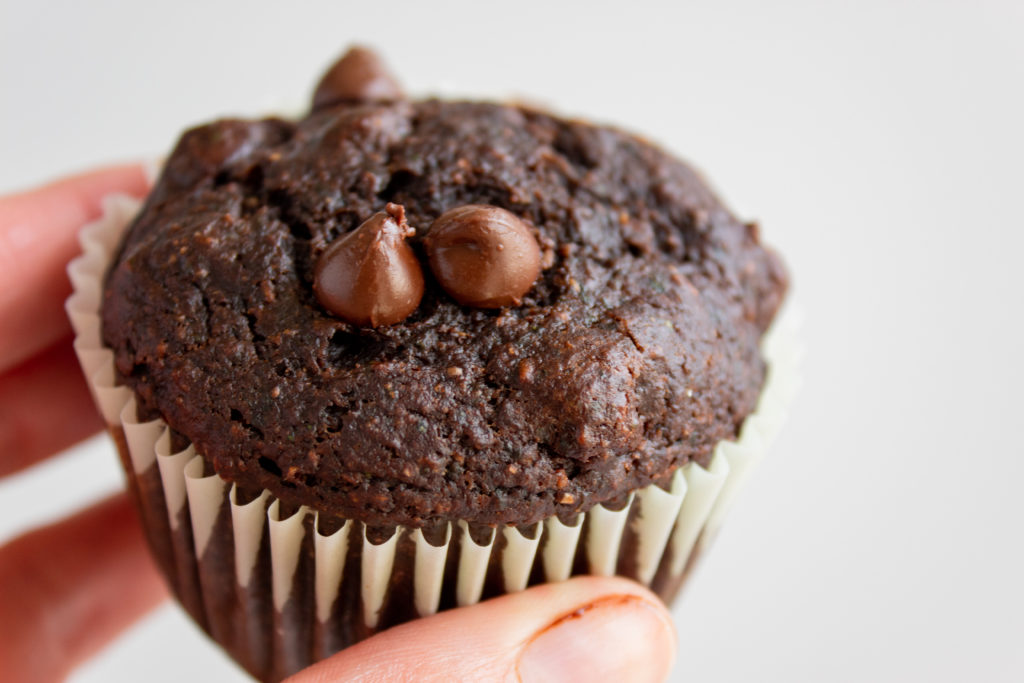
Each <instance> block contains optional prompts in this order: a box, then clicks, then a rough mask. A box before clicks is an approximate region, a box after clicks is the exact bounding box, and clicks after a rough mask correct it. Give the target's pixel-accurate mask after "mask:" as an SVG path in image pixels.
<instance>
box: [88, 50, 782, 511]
mask: <svg viewBox="0 0 1024 683" xmlns="http://www.w3.org/2000/svg"><path fill="white" fill-rule="evenodd" d="M353 54H354V55H356V57H357V58H356V59H353V56H352V55H353ZM346 60H347V62H346ZM353 63H355V65H356V66H357V67H359V68H358V69H356V68H355V67H353ZM346 64H347V65H346ZM461 207H470V208H469V209H461ZM494 207H496V209H495V208H494ZM456 209H460V211H461V212H462V213H461V214H460V212H459V211H455V212H454V213H453V214H451V215H456V216H458V215H464V214H472V216H474V217H478V216H480V215H483V214H480V213H479V212H480V211H485V212H486V211H492V212H494V213H495V215H497V214H498V213H500V215H502V216H507V217H508V219H507V221H506V222H515V223H516V224H517V225H518V226H519V228H517V229H518V230H519V233H517V234H519V235H520V237H517V238H516V239H521V240H524V241H523V245H524V248H525V247H526V246H529V245H535V247H534V246H529V248H530V249H531V250H533V249H535V251H536V254H537V255H538V263H537V266H536V268H535V270H534V271H533V273H534V274H536V277H535V279H534V280H533V281H532V282H530V281H529V277H530V275H529V274H528V275H526V276H524V275H523V274H522V273H521V272H519V271H516V272H515V273H513V275H514V276H515V277H518V278H519V280H518V281H517V282H519V283H520V285H524V286H526V287H528V289H527V291H525V293H522V294H521V295H515V296H506V297H504V298H499V299H494V298H493V297H492V298H490V299H487V301H490V302H491V304H492V305H487V304H486V302H484V303H480V302H481V301H483V300H484V298H485V297H484V296H483V295H481V296H478V297H476V298H474V292H477V291H479V288H480V287H483V285H480V284H478V283H479V282H480V281H482V279H486V278H485V276H487V275H488V274H493V273H492V271H493V269H494V268H499V267H500V268H504V267H505V265H502V264H497V265H495V264H488V265H486V266H484V267H481V268H476V269H474V268H470V267H466V266H465V265H459V264H460V263H461V262H456V264H455V266H453V268H454V271H452V272H449V271H451V268H449V270H448V271H446V270H445V269H444V264H442V265H441V266H438V265H437V264H436V263H435V262H436V261H437V259H438V258H440V257H438V256H437V253H438V251H439V249H440V248H439V247H438V248H435V247H433V246H432V240H433V243H435V244H441V243H443V242H444V241H445V238H444V236H443V235H442V234H441V233H442V232H443V231H444V229H445V228H444V226H443V225H442V224H443V223H445V221H438V220H437V219H438V218H439V217H441V216H442V214H445V213H446V212H452V211H453V210H456ZM499 209H500V210H504V211H503V212H498V211H497V210H499ZM504 212H508V213H507V214H506V213H504ZM488 215H490V214H488ZM446 220H447V219H446ZM435 221H437V222H436V223H435ZM449 222H450V221H449ZM367 225H369V226H370V227H365V226H367ZM374 226H378V227H379V226H385V227H386V226H393V229H392V231H391V232H389V233H386V235H385V236H387V235H390V237H388V238H387V239H390V240H391V241H390V242H388V243H387V244H385V246H387V245H388V244H390V245H391V246H390V247H387V248H388V249H392V251H388V252H386V253H384V252H382V253H383V255H382V256H381V255H378V256H379V258H378V256H374V257H373V258H376V260H372V259H370V257H367V258H368V259H370V260H369V261H365V263H369V262H370V261H372V262H373V263H375V264H384V265H377V266H374V268H377V269H378V270H381V272H384V274H385V275H389V276H390V275H391V274H393V273H392V271H390V270H388V269H395V268H398V269H400V271H396V272H399V275H403V274H408V273H407V271H408V272H412V271H417V272H419V273H420V275H421V279H420V285H419V287H420V289H419V290H418V291H419V295H418V297H416V298H415V299H410V298H409V296H412V295H413V294H416V292H415V291H413V290H409V291H412V294H409V295H408V296H406V298H404V299H402V300H401V302H400V303H401V304H402V307H404V308H403V309H402V310H401V311H398V312H396V311H395V306H393V305H391V304H393V303H394V302H393V301H392V299H394V296H392V295H391V294H388V292H391V291H392V290H388V289H386V288H385V289H381V288H380V286H378V287H377V289H374V288H373V287H371V286H369V285H366V284H365V282H366V281H368V280H367V278H370V280H373V282H377V283H379V282H380V281H381V279H380V277H378V276H377V275H374V273H373V272H371V273H370V275H366V276H365V277H364V276H363V275H360V277H362V278H363V279H359V278H358V277H356V276H355V275H353V276H352V278H350V279H351V283H349V284H350V287H349V290H351V291H353V292H354V294H353V296H356V297H357V298H358V301H357V302H356V304H359V302H361V301H364V300H365V301H369V303H368V304H366V306H370V305H371V304H372V305H379V306H383V309H387V311H389V312H390V314H391V315H390V316H385V318H380V316H378V317H377V319H375V320H371V319H370V316H369V315H368V316H367V317H364V318H359V317H358V316H355V317H353V316H351V315H348V314H347V313H345V312H344V311H341V312H339V311H335V310H331V309H330V308H328V307H326V306H325V302H326V303H331V301H332V300H331V299H330V298H329V297H325V296H324V294H323V292H322V291H321V290H319V289H318V281H317V276H318V272H323V271H324V269H325V266H324V263H325V262H326V259H328V258H329V257H328V256H325V254H328V253H329V252H330V253H335V252H339V251H344V250H343V249H338V248H336V247H335V246H333V245H337V244H339V241H340V238H342V237H343V236H346V235H350V234H352V233H353V232H354V231H356V230H357V229H359V230H363V231H366V230H371V229H377V228H374ZM396 230H397V232H396ZM432 230H433V231H434V234H433V236H432ZM377 232H378V233H380V234H385V232H386V231H384V228H379V229H378V231H377ZM374 234H377V233H374ZM523 235H525V237H522V236H523ZM378 237H379V235H378ZM530 238H532V241H529V240H530ZM354 241H356V240H355V239H354V238H352V239H350V240H349V242H348V243H349V244H351V243H353V242H354ZM527 242H529V244H527ZM374 244H377V245H379V244H381V242H380V241H379V240H378V242H375V243H374ZM396 245H397V246H396ZM329 247H330V248H331V249H329ZM375 248H376V247H375ZM498 248H499V251H502V253H505V252H504V251H503V250H504V249H505V247H504V246H503V245H502V244H499V245H498ZM381 249H384V247H381ZM394 249H401V250H403V251H402V252H401V254H399V256H395V253H397V252H394V253H392V252H393V251H394ZM350 251H351V250H350ZM428 252H429V253H428ZM524 253H525V252H524ZM531 253H532V252H531ZM371 256H372V255H371ZM517 263H518V262H517ZM346 264H348V265H346ZM333 265H334V266H335V268H334V270H335V271H338V270H339V268H340V270H341V272H342V275H343V276H344V273H345V272H350V273H354V272H355V271H352V270H349V271H346V270H345V268H346V267H349V268H362V267H363V265H365V264H364V261H359V262H358V263H355V262H351V261H350V262H344V261H343V262H341V265H340V266H339V265H338V263H334V264H333ZM528 265H529V264H528ZM367 267H369V266H367ZM517 267H518V266H517ZM403 269H404V270H403ZM366 272H369V271H366ZM374 272H376V271H374ZM359 273H364V271H362V270H361V271H359ZM453 273H454V274H453ZM502 274H503V272H502V273H499V275H502ZM364 275H365V273H364ZM524 277H525V278H526V279H524ZM374 278H376V279H374ZM407 280H408V278H407ZM413 280H415V278H413V279H412V280H409V282H411V283H412V284H409V282H406V285H407V289H408V287H413V289H415V287H414V285H415V284H416V283H415V282H414V281H413ZM388 282H390V280H388ZM402 282H405V281H404V280H403V281H402ZM400 284H401V283H400ZM521 288H522V287H521V286H520V289H521ZM785 288H786V276H785V272H784V270H783V268H782V265H781V264H780V262H779V260H778V259H777V257H776V256H775V255H774V254H773V253H772V252H770V251H768V250H767V249H766V248H765V247H763V246H762V245H761V244H760V239H759V236H758V230H757V227H756V225H754V224H751V223H744V222H742V221H739V220H737V219H736V218H735V217H734V216H733V215H732V214H731V213H730V212H729V211H728V210H727V209H726V208H725V207H724V206H723V205H722V204H721V203H720V202H719V200H718V199H717V198H716V197H715V196H714V195H713V193H712V192H711V191H710V190H709V189H708V187H707V186H706V185H705V184H704V182H703V181H702V180H701V178H700V177H699V176H698V175H697V174H696V173H695V172H694V171H693V170H692V169H690V168H689V167H688V166H686V165H685V164H684V163H682V162H681V161H679V160H677V159H675V158H673V157H672V156H669V155H668V154H666V153H665V152H663V151H662V150H660V149H658V148H657V147H655V146H654V145H652V144H650V143H649V142H646V141H644V140H642V139H640V138H638V137H636V136H633V135H630V134H627V133H624V132H621V131H618V130H615V129H612V128H608V127H603V126H595V125H591V124H588V123H584V122H581V121H573V120H565V119H562V118H558V117H556V116H552V115H550V114H547V113H544V112H541V111H536V110H534V109H531V108H527V107H523V106H517V105H511V104H495V103H483V102H462V101H441V100H436V99H428V100H423V101H410V100H407V99H405V98H404V97H403V96H402V95H401V93H400V91H399V90H398V89H397V86H395V85H394V81H393V79H390V77H388V76H387V75H386V74H385V73H384V72H383V71H381V70H380V68H379V63H378V62H376V61H375V60H374V59H373V58H372V55H370V54H369V53H366V52H365V51H361V50H356V51H355V52H353V53H350V54H349V55H348V56H346V58H345V59H343V60H342V61H341V62H339V64H338V65H336V66H335V67H334V68H333V69H332V70H331V71H330V72H328V74H327V75H326V76H325V77H324V80H323V81H321V84H320V86H319V87H318V89H317V94H316V96H315V98H314V107H313V110H312V111H311V112H310V113H309V114H308V115H307V116H306V117H305V118H302V119H301V120H299V121H295V122H292V121H285V120H281V119H276V118H270V119H263V120H259V121H243V120H234V119H231V120H220V121H216V122H214V123H211V124H208V125H205V126H201V127H198V128H194V129H192V130H190V131H187V132H186V133H185V134H184V135H183V136H182V138H181V139H180V141H179V142H178V144H177V147H176V148H175V150H174V152H173V153H172V154H171V156H170V157H169V158H168V160H167V163H166V165H165V167H164V170H163V173H162V175H161V177H160V179H159V181H158V182H157V184H156V187H155V188H154V189H153V192H152V193H151V195H150V197H149V198H148V200H147V202H146V204H145V206H144V208H143V210H142V212H141V213H140V215H139V216H138V218H137V219H136V220H135V221H134V223H133V224H132V225H131V226H130V228H129V230H128V232H127V234H126V236H125V238H124V241H123V243H122V246H121V249H120V252H119V254H118V255H117V257H116V259H115V261H114V262H113V264H112V266H111V270H110V272H109V274H108V278H107V282H106V287H105V292H104V302H103V309H102V323H103V336H104V340H105V343H106V344H107V345H108V346H109V347H110V348H112V349H113V350H114V353H115V360H116V368H117V372H118V375H119V379H120V381H122V382H123V383H125V384H126V385H128V386H130V387H131V388H132V389H133V390H134V392H135V394H136V396H137V398H138V401H139V405H140V413H141V414H142V415H143V416H159V417H162V418H163V419H164V420H165V421H166V422H167V423H168V425H170V427H171V428H172V430H173V431H174V432H175V433H176V434H178V435H180V436H182V437H184V438H186V439H188V440H190V441H191V442H192V443H194V444H195V446H196V450H197V451H198V452H199V453H201V454H202V455H203V456H204V457H205V458H206V460H207V461H208V463H209V464H210V466H211V467H212V469H213V470H215V471H216V472H217V473H219V474H220V475H221V476H223V477H224V478H226V479H228V480H230V481H234V482H236V483H238V484H239V486H240V487H241V488H243V489H246V490H258V489H261V488H265V489H269V490H270V491H271V492H272V493H273V494H274V495H275V496H277V497H278V498H280V499H281V500H282V501H283V502H285V503H289V504H293V505H308V506H311V507H312V508H313V509H315V510H318V511H321V512H323V513H325V514H330V515H336V516H340V517H344V518H353V519H358V520H361V521H364V522H366V523H368V524H372V525H394V524H406V525H411V526H422V525H426V524H431V523H434V522H440V521H450V520H456V519H464V520H467V521H470V522H476V523H483V524H499V523H506V524H530V523H533V522H535V521H537V520H540V519H542V518H545V517H548V516H551V515H553V514H558V515H560V516H562V517H563V518H565V517H568V516H571V515H572V514H574V513H576V512H579V511H585V510H587V509H589V508H590V507H591V506H593V505H595V504H598V503H603V502H610V501H615V500H618V499H621V498H622V497H623V496H624V495H625V494H627V493H628V492H629V491H632V490H634V489H637V488H639V487H643V486H646V485H648V484H651V483H652V482H655V483H662V484H663V483H665V482H667V481H668V479H669V478H670V477H671V475H672V474H673V472H674V471H675V470H676V469H677V468H678V467H680V466H681V465H683V464H685V463H687V462H688V461H691V460H693V461H696V462H698V463H700V464H702V465H706V464H707V463H708V461H709V459H710V457H711V452H712V449H713V448H714V446H715V444H716V443H717V442H718V441H720V440H722V439H731V438H734V437H735V436H736V434H737V431H738V429H739V426H740V424H741V423H742V421H743V419H744V417H745V416H746V415H748V414H749V413H750V412H751V411H752V410H753V408H754V406H755V403H756V401H757V397H758V395H759V392H760V389H761V385H762V383H763V379H764V363H763V360H762V357H761V355H760V350H759V341H760V338H761V336H762V334H763V332H764V331H765V329H766V328H767V326H768V325H769V323H770V322H771V320H772V318H773V316H774V315H775V312H776V310H777V308H778V306H779V304H780V301H781V299H782V296H783V294H784V291H785ZM349 290H344V291H343V292H342V295H341V296H342V298H343V299H344V293H345V291H349ZM456 290H458V291H456ZM402 291H403V292H406V290H402ZM381 292H384V293H383V294H382V293H381ZM318 294H319V296H318ZM406 294H408V292H406ZM389 297H390V298H389ZM382 301H383V303H381V302H382ZM374 302H376V304H374ZM460 302H462V303H460ZM495 302H496V303H497V305H494V304H495ZM342 303H345V301H342ZM356 304H354V305H356ZM389 305H391V307H390V308H388V306H389ZM366 306H364V308H366ZM356 308H358V305H356ZM383 309H382V310H383ZM367 310H369V309H367ZM374 310H377V309H374ZM396 318H398V319H397V320H396Z"/></svg>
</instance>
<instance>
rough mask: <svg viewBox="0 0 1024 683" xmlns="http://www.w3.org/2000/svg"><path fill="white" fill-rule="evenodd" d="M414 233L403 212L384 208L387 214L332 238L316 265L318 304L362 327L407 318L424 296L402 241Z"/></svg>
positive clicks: (419, 274)
mask: <svg viewBox="0 0 1024 683" xmlns="http://www.w3.org/2000/svg"><path fill="white" fill-rule="evenodd" d="M414 234H416V231H415V230H414V229H412V228H410V227H409V224H408V223H406V221H405V209H404V208H403V207H402V206H399V205H398V204H388V205H387V208H386V209H385V212H381V213H377V214H374V215H373V216H372V217H371V218H370V219H369V220H367V221H366V222H365V223H363V224H362V225H360V226H359V227H358V228H356V229H355V230H353V231H352V232H350V233H347V234H345V235H342V236H341V237H339V238H338V239H336V240H334V242H332V243H331V244H330V246H328V247H327V250H326V251H325V252H324V253H323V255H322V256H321V257H320V260H319V261H318V262H317V264H316V271H315V273H314V279H313V291H314V292H316V298H317V300H318V301H319V302H320V304H321V305H322V306H323V307H324V308H326V309H327V310H329V311H330V312H331V313H333V314H335V315H337V316H338V317H339V318H342V319H343V320H346V321H348V322H350V323H352V324H354V325H359V326H362V327H366V326H370V327H379V326H381V325H393V324H394V323H397V322H401V321H402V320H405V319H406V318H407V317H409V315H410V314H411V313H412V312H413V311H415V310H416V307H417V306H419V304H420V299H422V298H423V270H422V269H421V268H420V263H419V261H418V260H417V259H416V255H415V254H414V253H413V251H412V248H411V247H409V245H408V243H406V241H405V238H406V237H411V236H412V235H414Z"/></svg>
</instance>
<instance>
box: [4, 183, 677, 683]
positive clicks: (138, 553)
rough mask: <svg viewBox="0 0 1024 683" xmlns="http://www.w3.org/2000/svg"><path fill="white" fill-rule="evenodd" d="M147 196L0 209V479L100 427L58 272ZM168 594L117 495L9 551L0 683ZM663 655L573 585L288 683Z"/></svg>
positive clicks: (83, 647)
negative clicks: (103, 227) (86, 230)
mask: <svg viewBox="0 0 1024 683" xmlns="http://www.w3.org/2000/svg"><path fill="white" fill-rule="evenodd" d="M146 188H147V185H146V180H145V176H144V173H143V171H142V169H141V167H139V166H122V167H116V168H110V169H106V170H102V171H96V172H92V173H88V174H84V175H80V176H76V177H74V178H69V179H66V180H62V181H59V182H56V183H54V184H51V185H48V186H46V187H43V188H40V189H37V190H32V191H29V192H24V193H21V194H16V195H12V196H8V197H3V198H0V477H3V476H7V475H9V474H12V473H14V472H16V471H19V470H21V469H24V468H27V467H30V466H31V465H33V464H35V463H37V462H39V461H40V460H43V459H45V458H47V457H49V456H51V455H53V454H55V453H57V452H59V451H61V450H63V449H64V448H67V447H68V446H70V445H72V444H74V443H76V442H78V441H80V440H81V439H83V438H85V437H87V436H89V435H90V434H92V433H94V432H96V431H98V430H99V429H101V428H102V426H103V424H102V420H101V419H100V417H99V415H98V414H97V413H96V409H95V408H94V406H93V402H92V399H91V397H90V396H89V391H88V388H87V387H86V385H85V382H84V380H83V379H82V373H81V370H80V369H79V366H78V362H77V360H76V359H75V354H74V351H73V349H72V347H71V330H70V326H69V324H68V322H67V319H66V317H65V315H64V310H63V303H64V300H65V299H66V298H67V296H68V294H69V293H70V285H69V284H68V280H67V276H66V275H65V273H64V269H65V266H66V264H67V262H68V261H69V260H70V259H71V258H72V257H74V256H75V255H76V254H77V253H78V243H77V239H76V235H77V231H78V228H80V227H81V226H82V225H83V224H85V223H87V222H88V221H90V220H92V219H93V218H96V217H97V216H98V215H99V213H100V199H101V198H102V197H103V196H104V195H106V194H109V193H112V192H123V193H127V194H132V195H136V196H141V195H143V194H144V193H145V192H146ZM54 415H57V416H60V420H59V421H57V422H56V424H55V423H54V421H53V420H52V417H51V416H54ZM166 595H167V591H166V588H165V587H164V584H163V581H162V580H161V579H160V577H159V576H158V574H157V571H156V568H155V566H154V565H153V563H152V561H151V560H150V559H149V555H148V552H147V550H146V547H145V543H144V541H143V537H142V532H141V530H140V528H139V524H138V520H137V518H136V515H135V511H134V509H133V507H132V506H131V503H130V501H129V500H128V498H127V496H126V495H125V494H123V493H122V494H119V495H116V496H113V497H111V498H108V499H107V500H105V501H103V502H101V503H98V504H96V505H94V506H92V507H90V508H88V509H86V510H83V511H80V512H78V513H76V514H75V515H73V516H71V517H69V518H67V519H65V520H62V521H60V522H57V523H55V524H52V525H50V526H47V527H44V528H41V529H36V530H34V531H31V532H29V533H27V534H25V535H23V536H21V537H19V538H17V539H15V540H13V541H11V542H9V543H8V544H6V545H5V546H3V547H0V680H2V681H14V682H22V681H24V682H32V681H50V680H59V679H61V678H62V677H64V676H66V675H67V674H68V673H69V672H70V671H71V670H73V669H74V667H75V666H77V665H78V664H80V663H81V662H82V661H84V660H85V659H87V658H88V657H89V656H91V655H92V654H94V653H95V652H97V651H98V650H100V649H101V648H102V647H103V646H104V645H105V644H107V643H108V642H109V641H110V640H112V639H113V638H114V637H115V636H117V634H118V633H120V632H121V631H122V630H124V629H126V628H127V627H128V626H130V625H131V624H132V623H133V622H134V621H136V620H137V619H139V618H140V617H141V616H143V615H144V614H145V613H146V612H148V611H149V610H150V609H152V608H153V607H155V606H156V605H158V604H159V603H160V602H161V601H162V600H163V599H164V598H165V597H166ZM674 656H675V636H674V631H673V628H672V623H671V621H670V619H669V616H668V613H667V610H666V609H665V607H664V606H663V605H662V603H661V602H660V601H659V600H658V599H657V598H656V597H655V596H654V595H652V594H651V593H650V592H649V591H647V590H646V589H644V588H642V587H640V586H639V585H637V584H634V583H632V582H629V581H626V580H624V579H619V578H598V577H583V578H576V579H572V580H570V581H566V582H563V583H558V584H547V585H542V586H536V587H534V588H530V589H528V590H525V591H522V592H520V593H515V594H512V595H506V596H502V597H499V598H495V599H493V600H489V601H486V602H483V603H481V604H479V605H474V606H472V607H465V608H459V609H456V610H451V611H447V612H443V613H441V614H438V615H435V616H432V617H429V618H426V619H419V620H416V621H413V622H410V623H407V624H403V625H401V626H398V627H396V628H393V629H390V630H388V631H385V632H383V633H380V634H378V635H376V636H374V637H372V638H369V639H368V640H365V641H363V642H361V643H359V644H357V645H355V646H353V647H350V648H348V649H346V650H343V651H342V652H339V653H338V654H336V655H334V656H332V657H330V658H328V659H326V660H324V661H322V662H320V663H319V664H316V665H314V666H312V667H310V668H308V669H306V670H305V671H302V672H300V673H299V674H297V675H296V676H294V677H292V678H291V679H289V680H291V681H293V682H294V683H321V682H325V681H342V680H343V681H365V682H370V681H405V680H416V681H432V680H444V681H449V680H474V681H475V680H482V681H489V680H495V681H506V680H523V681H548V680H551V681H565V680H580V681H616V682H619V681H626V680H628V681H637V682H644V681H661V680H664V678H665V677H666V676H667V675H668V672H669V671H670V669H671V666H672V661H673V659H674Z"/></svg>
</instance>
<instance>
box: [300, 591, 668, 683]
mask: <svg viewBox="0 0 1024 683" xmlns="http://www.w3.org/2000/svg"><path fill="white" fill-rule="evenodd" d="M675 643H676V639H675V631H674V629H673V627H672V622H671V620H670V619H669V615H668V611H667V610H666V609H665V606H664V605H663V604H662V603H661V602H660V601H659V600H658V599H657V598H656V597H655V596H654V595H652V594H651V593H650V592H649V591H647V590H646V589H644V588H642V587H641V586H639V585H637V584H635V583H632V582H630V581H627V580H625V579H619V578H598V577H579V578H575V579H572V580H570V581H566V582H563V583H557V584H545V585H541V586H535V587H533V588H530V589H529V590H525V591H522V592H520V593H514V594H511V595H504V596H502V597H499V598H495V599H493V600H488V601H486V602H482V603H480V604H478V605H473V606H471V607H463V608H460V609H456V610H451V611H448V612H442V613H441V614H437V615H434V616H432V617H428V618H425V619H418V620H416V621H412V622H409V623H407V624H403V625H401V626H397V627H395V628H392V629H389V630H387V631H384V632H383V633H380V634H378V635H376V636H373V637H372V638H369V639H368V640H365V641H363V642H361V643H359V644H357V645H354V646H352V647H350V648H347V649H345V650H342V651H341V652H339V653H338V654H336V655H334V656H333V657H330V658H328V659H325V660H324V661H322V662H320V663H318V664H316V665H314V666H312V667H310V668H308V669H306V670H304V671H302V672H300V673H298V674H297V675H295V676H294V677H292V678H290V679H288V680H289V681H290V683H326V682H327V681H355V682H358V683H370V682H375V681H453V680H454V681H461V680H474V681H476V680H479V681H484V680H486V681H525V682H527V683H533V682H534V681H615V682H616V683H618V682H619V681H626V680H628V681H637V682H638V683H645V682H647V681H652V682H655V681H663V680H665V678H666V676H668V673H669V671H670V670H671V668H672V662H673V660H674V659H675Z"/></svg>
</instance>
